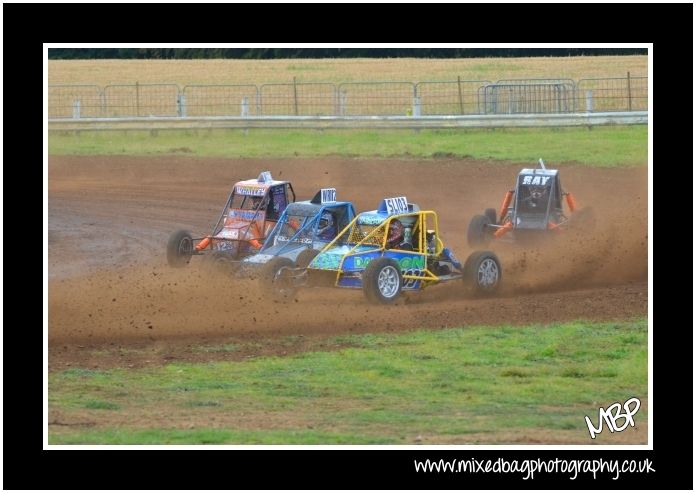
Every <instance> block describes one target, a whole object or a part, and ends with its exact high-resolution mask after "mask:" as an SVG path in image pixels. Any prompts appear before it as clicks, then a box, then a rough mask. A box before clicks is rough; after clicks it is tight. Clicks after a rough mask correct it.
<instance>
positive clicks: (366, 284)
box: [362, 257, 403, 305]
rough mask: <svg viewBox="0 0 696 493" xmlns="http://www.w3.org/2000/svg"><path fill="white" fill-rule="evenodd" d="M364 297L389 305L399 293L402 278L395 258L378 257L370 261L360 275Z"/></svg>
mask: <svg viewBox="0 0 696 493" xmlns="http://www.w3.org/2000/svg"><path fill="white" fill-rule="evenodd" d="M362 282H363V292H364V293H365V297H366V298H367V299H368V300H370V301H372V302H374V303H382V304H384V305H390V304H392V303H394V302H395V301H396V300H397V299H398V297H399V295H400V294H401V288H402V286H403V279H402V277H401V269H400V268H399V264H398V263H397V262H396V260H394V259H391V258H386V257H379V258H376V259H373V260H372V261H370V263H369V264H368V265H367V268H366V269H365V272H363V275H362Z"/></svg>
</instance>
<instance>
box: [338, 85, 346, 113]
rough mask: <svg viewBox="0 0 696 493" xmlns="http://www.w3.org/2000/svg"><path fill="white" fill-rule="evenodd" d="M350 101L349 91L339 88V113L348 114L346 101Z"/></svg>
mask: <svg viewBox="0 0 696 493" xmlns="http://www.w3.org/2000/svg"><path fill="white" fill-rule="evenodd" d="M347 102H348V93H347V92H346V91H341V90H340V89H339V90H338V115H339V116H346V103H347Z"/></svg>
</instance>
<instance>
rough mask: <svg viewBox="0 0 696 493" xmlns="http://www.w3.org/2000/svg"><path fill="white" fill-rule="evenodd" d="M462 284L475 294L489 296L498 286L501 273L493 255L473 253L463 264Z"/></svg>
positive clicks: (485, 252)
mask: <svg viewBox="0 0 696 493" xmlns="http://www.w3.org/2000/svg"><path fill="white" fill-rule="evenodd" d="M463 271H464V283H465V284H466V285H467V287H469V288H470V289H471V291H472V292H474V293H477V294H490V293H494V292H495V291H497V289H498V287H499V286H500V281H501V279H502V275H503V271H502V269H501V267H500V261H499V260H498V257H497V255H496V254H495V253H493V252H489V251H483V252H474V253H472V254H471V255H469V257H468V258H467V259H466V262H464V269H463Z"/></svg>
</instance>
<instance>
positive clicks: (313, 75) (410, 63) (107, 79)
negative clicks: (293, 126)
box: [48, 55, 648, 86]
mask: <svg viewBox="0 0 696 493" xmlns="http://www.w3.org/2000/svg"><path fill="white" fill-rule="evenodd" d="M626 72H631V75H632V76H646V75H647V73H648V57H647V56H642V55H636V56H603V57H540V58H461V59H423V58H391V59H389V58H387V59H366V58H357V59H315V60H313V59H298V60H50V61H49V62H48V82H49V84H97V85H100V86H103V85H107V84H133V83H135V82H136V81H137V82H140V83H141V84H142V83H173V84H179V85H182V86H183V85H186V84H262V83H288V82H292V80H293V77H295V78H296V79H297V81H298V82H357V81H374V80H385V81H408V82H414V81H418V82H421V81H439V80H456V79H457V77H461V78H462V80H490V81H496V80H499V79H511V78H515V79H519V78H544V77H553V78H568V79H573V80H577V79H582V78H594V77H600V78H601V77H625V76H626Z"/></svg>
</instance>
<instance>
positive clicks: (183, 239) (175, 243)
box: [167, 229, 193, 267]
mask: <svg viewBox="0 0 696 493" xmlns="http://www.w3.org/2000/svg"><path fill="white" fill-rule="evenodd" d="M191 255H193V238H191V233H189V232H188V231H184V230H183V229H180V230H179V231H176V232H175V233H172V235H171V236H170V237H169V241H168V242H167V263H168V264H169V265H170V266H171V267H184V266H185V265H186V264H188V263H189V261H190V260H191Z"/></svg>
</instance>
